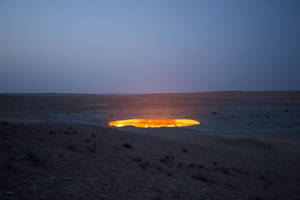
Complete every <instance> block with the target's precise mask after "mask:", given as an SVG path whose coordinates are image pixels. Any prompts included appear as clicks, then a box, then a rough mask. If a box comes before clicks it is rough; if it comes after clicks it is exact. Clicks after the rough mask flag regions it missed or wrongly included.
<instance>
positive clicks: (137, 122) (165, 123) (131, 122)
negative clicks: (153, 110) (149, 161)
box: [108, 119, 200, 128]
mask: <svg viewBox="0 0 300 200" xmlns="http://www.w3.org/2000/svg"><path fill="white" fill-rule="evenodd" d="M198 124H200V122H198V121H196V120H191V119H127V120H119V121H111V122H108V125H109V126H116V127H123V126H135V127H139V128H159V127H182V126H194V125H198Z"/></svg>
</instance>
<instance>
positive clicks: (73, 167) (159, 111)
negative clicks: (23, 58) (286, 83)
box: [0, 92, 300, 200]
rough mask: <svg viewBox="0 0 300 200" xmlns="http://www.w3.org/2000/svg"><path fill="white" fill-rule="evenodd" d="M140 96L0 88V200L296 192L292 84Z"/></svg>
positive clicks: (298, 142)
mask: <svg viewBox="0 0 300 200" xmlns="http://www.w3.org/2000/svg"><path fill="white" fill-rule="evenodd" d="M146 97H147V98H145V96H144V95H140V96H134V95H133V96H128V95H125V96H122V95H121V96H114V95H110V96H109V95H108V96H105V95H102V96H101V95H100V96H98V95H53V94H49V95H0V154H1V160H0V173H1V175H0V199H12V200H13V199H20V200H21V199H22V200H23V199H30V200H32V199H72V200H76V199H80V200H81V199H112V200H117V199H137V200H141V199H143V200H144V199H145V200H146V199H156V200H160V199H161V200H165V199H200V200H209V199H218V200H220V199H230V200H232V199H249V200H251V199H252V200H261V199H263V200H281V199H287V200H298V199H300V170H299V169H300V134H299V133H300V132H299V129H300V123H299V120H300V114H299V113H300V112H299V111H300V109H299V108H300V93H299V92H285V93H282V92H279V93H278V92H268V93H243V92H242V93H220V94H219V93H209V94H206V93H199V94H190V95H187V94H184V95H183V94H181V95H175V94H174V95H173V94H171V95H146ZM214 111H217V112H214ZM166 114H168V116H171V117H174V118H176V117H179V118H182V116H183V117H186V116H187V117H191V118H192V119H200V122H201V124H200V125H199V127H195V128H148V129H142V128H134V127H123V128H115V127H108V126H105V125H103V123H100V122H101V120H104V121H105V120H107V119H110V118H112V119H122V118H125V117H129V118H131V117H134V116H141V117H143V116H153V117H156V118H157V117H164V115H165V116H167V115H166ZM74 116H75V117H74ZM233 116H234V117H233ZM70 119H71V120H70ZM78 120H79V121H78ZM102 122H103V121H102ZM215 127H216V128H215ZM225 129H226V131H224V130H225Z"/></svg>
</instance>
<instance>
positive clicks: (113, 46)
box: [0, 0, 300, 93]
mask: <svg viewBox="0 0 300 200" xmlns="http://www.w3.org/2000/svg"><path fill="white" fill-rule="evenodd" d="M0 44H1V45H0V92H75V93H76V92H78V93H85V92H87V93H136V92H142V93H145V92H197V91H209V90H300V78H299V77H300V3H299V1H298V0H295V1H289V0H284V1H283V0H281V1H276V0H265V1H263V0H251V1H241V0H237V1H230V0H224V1H213V0H207V1H192V0H181V1H179V0H157V1H156V0H148V1H145V0H136V1H130V0H128V1H124V0H120V1H114V0H107V1H100V0H99V1H84V0H82V1H62V0H57V1H55V0H51V1H39V0H36V1H30V0H28V1H22V0H20V1H14V0H6V1H5V0H2V1H0Z"/></svg>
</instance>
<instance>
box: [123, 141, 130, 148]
mask: <svg viewBox="0 0 300 200" xmlns="http://www.w3.org/2000/svg"><path fill="white" fill-rule="evenodd" d="M122 146H123V147H125V148H127V149H132V145H131V144H129V143H127V142H125V143H123V145H122Z"/></svg>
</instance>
